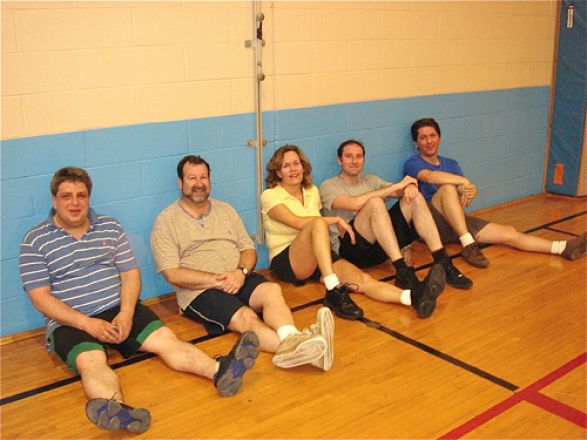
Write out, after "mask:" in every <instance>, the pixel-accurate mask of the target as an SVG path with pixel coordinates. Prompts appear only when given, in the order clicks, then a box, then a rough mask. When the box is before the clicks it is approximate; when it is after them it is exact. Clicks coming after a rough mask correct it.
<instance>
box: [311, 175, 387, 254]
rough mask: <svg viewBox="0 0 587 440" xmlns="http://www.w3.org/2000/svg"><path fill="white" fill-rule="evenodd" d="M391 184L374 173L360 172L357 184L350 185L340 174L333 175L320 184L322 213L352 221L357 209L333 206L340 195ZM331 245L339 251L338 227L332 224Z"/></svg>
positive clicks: (354, 193) (353, 194) (359, 192)
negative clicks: (351, 209)
mask: <svg viewBox="0 0 587 440" xmlns="http://www.w3.org/2000/svg"><path fill="white" fill-rule="evenodd" d="M389 185H391V183H390V182H386V181H385V180H383V179H382V178H380V177H378V176H375V175H373V174H360V175H359V181H358V183H357V184H356V185H350V184H348V183H346V182H345V181H344V180H342V179H341V178H340V177H339V176H334V177H331V178H330V179H327V180H325V181H324V182H322V185H320V188H319V189H320V198H321V200H322V215H323V216H325V217H331V216H332V217H336V216H338V217H342V218H343V219H344V220H345V221H346V222H350V221H351V220H352V219H353V218H354V217H355V215H356V214H357V213H356V212H355V211H347V210H343V209H334V208H332V203H333V202H334V199H336V198H337V197H338V196H340V195H349V196H352V197H356V196H360V195H363V194H365V193H367V192H371V191H376V190H378V189H381V188H385V187H388V186H389ZM330 245H331V247H332V250H333V251H334V252H338V247H339V242H338V229H337V227H336V225H330Z"/></svg>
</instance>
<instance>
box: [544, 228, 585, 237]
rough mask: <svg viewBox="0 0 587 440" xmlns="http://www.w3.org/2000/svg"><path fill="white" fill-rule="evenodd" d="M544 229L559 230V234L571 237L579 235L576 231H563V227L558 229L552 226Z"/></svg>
mask: <svg viewBox="0 0 587 440" xmlns="http://www.w3.org/2000/svg"><path fill="white" fill-rule="evenodd" d="M544 229H546V230H547V231H552V232H558V233H559V234H565V235H569V236H571V237H578V236H579V234H575V233H574V232H569V231H563V230H562V229H556V228H551V227H546V228H544Z"/></svg>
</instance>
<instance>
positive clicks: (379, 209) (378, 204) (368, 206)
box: [361, 197, 387, 214]
mask: <svg viewBox="0 0 587 440" xmlns="http://www.w3.org/2000/svg"><path fill="white" fill-rule="evenodd" d="M361 211H368V212H372V213H374V214H382V213H383V212H384V211H385V212H387V207H386V206H385V202H384V201H383V199H382V198H381V197H371V198H370V199H368V200H367V201H366V202H365V204H364V205H363V208H362V209H361Z"/></svg>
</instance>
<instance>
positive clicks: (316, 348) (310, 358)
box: [273, 332, 328, 368]
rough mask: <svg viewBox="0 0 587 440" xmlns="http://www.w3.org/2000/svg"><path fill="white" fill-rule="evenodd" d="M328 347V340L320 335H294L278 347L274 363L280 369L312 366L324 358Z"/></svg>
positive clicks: (301, 333) (302, 333)
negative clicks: (305, 365)
mask: <svg viewBox="0 0 587 440" xmlns="http://www.w3.org/2000/svg"><path fill="white" fill-rule="evenodd" d="M327 345H328V344H327V342H326V340H325V339H324V338H323V337H322V336H320V335H319V334H312V333H309V332H297V333H292V334H291V335H289V336H288V337H287V338H285V339H284V340H283V341H281V343H280V344H279V347H277V351H276V352H275V354H274V355H273V363H274V364H275V365H276V366H278V367H280V368H293V367H297V366H299V365H304V364H311V363H313V362H315V361H317V360H318V359H319V358H321V357H323V356H324V352H325V351H326V348H327Z"/></svg>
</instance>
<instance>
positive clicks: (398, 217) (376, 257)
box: [338, 201, 420, 268]
mask: <svg viewBox="0 0 587 440" xmlns="http://www.w3.org/2000/svg"><path fill="white" fill-rule="evenodd" d="M387 212H388V213H389V217H390V218H391V224H392V225H393V230H394V232H395V235H396V237H397V242H398V244H399V247H400V249H401V248H403V247H405V246H407V245H409V244H410V243H412V242H413V241H415V240H417V239H419V238H420V236H419V235H418V233H417V232H416V229H415V228H414V225H413V224H409V223H408V222H407V221H406V219H405V218H404V215H403V214H402V210H401V208H400V204H399V201H398V202H396V203H395V204H394V205H393V206H392V207H391V208H390V209H389V210H388V211H387ZM349 224H350V225H351V226H352V228H353V231H354V232H355V239H356V243H355V244H352V243H351V238H350V236H349V234H344V236H342V237H340V238H339V242H340V248H339V249H338V253H339V254H340V256H341V257H342V258H344V259H345V260H348V261H350V262H351V263H353V264H354V265H355V266H358V267H361V268H364V267H371V266H375V265H377V264H381V263H383V262H384V261H386V260H387V259H388V256H387V254H386V253H385V251H384V250H383V249H382V248H381V246H380V245H379V243H378V242H375V243H370V242H369V241H367V240H366V239H365V238H364V237H363V236H362V235H361V234H359V232H358V231H357V230H356V229H355V220H354V219H353V220H351V222H350V223H349Z"/></svg>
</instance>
